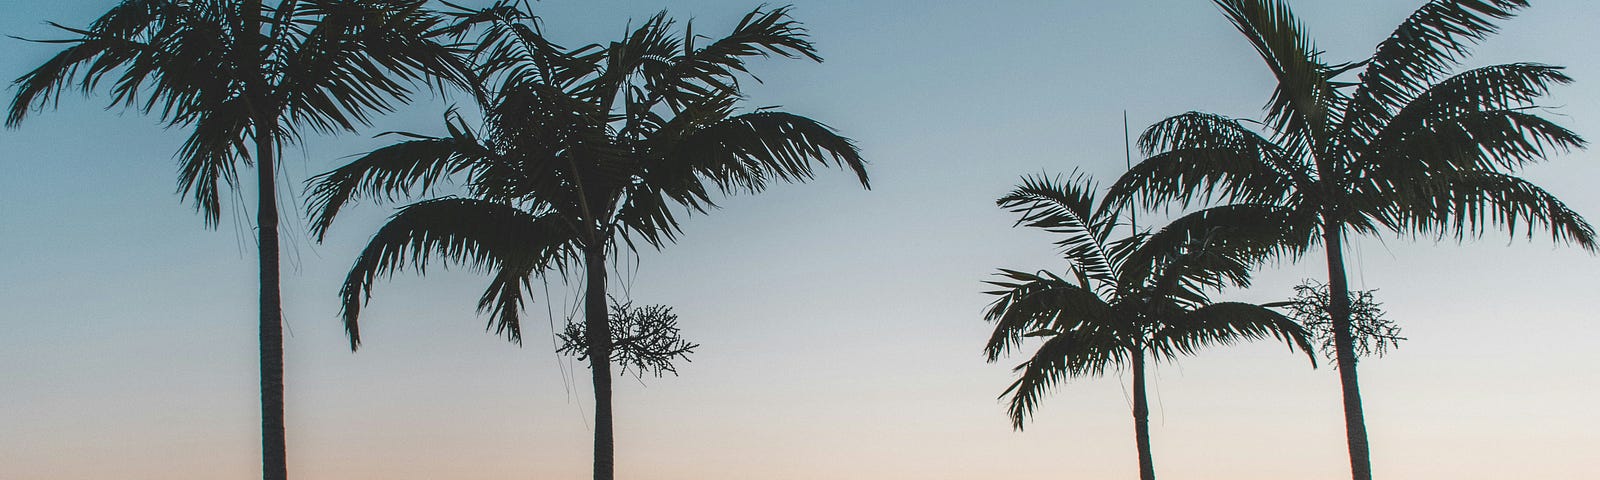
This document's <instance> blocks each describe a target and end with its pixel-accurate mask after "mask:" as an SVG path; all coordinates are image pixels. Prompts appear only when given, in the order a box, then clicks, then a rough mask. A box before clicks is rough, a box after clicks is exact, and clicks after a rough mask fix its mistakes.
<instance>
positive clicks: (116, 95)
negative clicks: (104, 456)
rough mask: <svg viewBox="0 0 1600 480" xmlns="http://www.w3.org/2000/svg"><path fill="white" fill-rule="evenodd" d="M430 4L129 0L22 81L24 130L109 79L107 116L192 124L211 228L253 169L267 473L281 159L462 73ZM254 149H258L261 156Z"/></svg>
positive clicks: (194, 180) (198, 201)
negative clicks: (291, 147)
mask: <svg viewBox="0 0 1600 480" xmlns="http://www.w3.org/2000/svg"><path fill="white" fill-rule="evenodd" d="M424 3H426V2H424V1H422V0H283V1H280V2H276V3H275V4H267V3H266V2H262V1H261V0H248V1H243V2H235V1H221V0H197V1H180V0H125V1H123V2H121V3H118V4H117V5H116V6H115V7H112V8H111V10H110V11H108V12H106V13H105V14H104V15H102V16H101V17H100V18H99V19H98V20H96V21H95V22H94V23H93V24H91V25H90V26H89V27H88V28H85V29H77V28H69V27H64V26H60V25H56V26H57V27H59V28H61V29H62V30H65V31H67V32H69V33H71V34H73V35H75V36H76V38H71V39H67V40H52V41H47V43H58V44H63V45H67V47H66V48H64V49H63V50H62V51H61V52H60V53H58V54H56V55H55V56H54V57H51V58H50V59H49V60H46V61H45V63H44V64H43V65H40V66H39V67H38V68H37V69H34V70H33V71H31V72H28V73H27V74H26V75H23V76H22V77H21V78H18V79H17V80H16V82H15V83H16V86H17V96H16V97H15V98H14V99H13V100H12V102H11V108H10V109H9V111H8V113H7V115H6V125H7V126H10V127H16V126H18V125H20V124H21V122H22V120H23V118H25V117H26V116H27V115H28V114H29V112H31V111H33V110H34V109H36V108H43V107H45V106H49V105H52V102H53V101H55V100H56V99H58V98H59V96H60V94H61V93H62V91H63V90H64V89H67V88H70V87H74V86H76V87H79V88H82V89H83V90H85V91H91V90H95V89H97V88H98V87H100V86H101V85H102V82H103V81H105V80H108V79H109V80H110V82H108V83H106V86H107V88H108V89H109V91H110V94H111V105H112V106H119V105H120V106H123V107H126V108H132V109H135V110H138V111H140V112H143V113H147V114H149V113H154V114H157V115H159V116H160V117H161V118H162V119H163V120H165V121H166V122H167V123H168V125H169V126H181V127H188V128H191V130H192V131H191V134H190V136H189V138H188V141H186V142H185V143H184V144H183V147H182V148H181V149H180V150H179V152H178V157H179V164H180V172H179V175H178V185H179V187H180V190H181V192H182V194H183V195H184V196H186V197H189V198H190V199H191V200H192V201H193V202H194V205H195V208H196V209H197V210H198V211H199V212H200V213H201V215H202V216H203V217H204V218H205V224H206V225H207V226H208V227H215V226H216V225H217V223H218V220H219V218H220V215H221V201H220V198H221V191H222V189H223V188H224V186H226V187H234V186H237V185H238V178H237V171H238V167H239V165H240V164H244V165H246V166H249V165H251V164H252V163H254V164H255V166H256V174H257V177H256V181H257V210H256V231H257V235H258V238H257V241H258V245H259V246H260V256H259V263H260V282H261V283H260V285H261V287H260V324H259V328H260V345H261V410H262V451H263V458H262V462H263V469H264V471H263V476H264V477H265V478H267V479H282V478H286V477H287V476H288V473H287V471H288V466H287V464H288V461H287V459H286V447H285V440H284V421H283V326H282V323H281V322H282V305H281V299H280V295H279V268H278V267H279V266H278V263H279V258H278V205H277V183H276V179H277V167H276V165H277V163H276V151H277V150H279V149H281V148H282V147H283V146H285V144H287V143H289V142H292V141H295V140H298V139H299V138H300V137H301V136H302V135H303V134H304V133H306V132H307V131H311V132H319V133H328V132H337V131H349V130H354V129H355V128H356V127H358V126H362V125H366V124H367V122H368V121H369V120H370V119H371V116H372V115H374V114H381V113H386V112H388V111H390V110H392V109H393V108H394V107H395V105H396V104H397V103H400V102H404V101H406V99H407V97H408V95H409V94H410V93H411V90H410V87H409V85H410V84H412V83H415V82H419V81H425V80H430V79H438V81H439V82H441V83H443V82H445V81H452V82H461V81H462V80H464V78H465V75H466V74H467V69H466V68H465V64H464V63H463V62H462V60H461V59H460V58H459V56H458V55H457V52H456V51H454V50H453V49H451V48H450V47H448V46H445V45H443V44H441V43H439V42H438V41H436V40H437V39H438V36H439V35H440V33H441V32H440V31H439V30H438V27H439V26H440V25H441V24H442V23H441V22H442V21H443V19H442V18H440V17H439V16H437V15H434V14H433V13H431V12H430V11H428V10H426V9H424V8H423V4H424ZM252 147H253V150H252Z"/></svg>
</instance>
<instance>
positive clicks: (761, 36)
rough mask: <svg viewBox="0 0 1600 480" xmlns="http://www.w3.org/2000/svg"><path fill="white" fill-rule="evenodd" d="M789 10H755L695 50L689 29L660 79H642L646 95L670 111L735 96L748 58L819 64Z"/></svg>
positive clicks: (747, 71)
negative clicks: (774, 57) (772, 57)
mask: <svg viewBox="0 0 1600 480" xmlns="http://www.w3.org/2000/svg"><path fill="white" fill-rule="evenodd" d="M790 8H791V7H787V6H785V7H778V8H775V9H771V10H766V9H765V8H764V7H757V8H756V9H755V10H752V11H751V12H750V13H748V14H746V15H745V16H744V18H742V19H740V20H739V25H737V26H735V27H734V28H733V32H732V33H730V34H728V36H726V37H723V38H720V39H717V40H715V41H712V42H711V43H709V44H706V45H705V46H704V47H701V48H698V49H697V48H695V40H696V37H695V35H694V28H693V24H692V23H691V24H690V25H689V27H688V29H687V30H688V31H687V33H686V34H685V36H684V41H683V50H684V51H683V53H682V55H681V56H680V57H678V58H677V59H676V60H675V61H674V62H672V64H671V65H670V66H668V67H667V68H666V69H665V71H662V72H660V75H659V76H656V77H651V78H647V79H646V86H645V88H646V90H647V91H649V92H650V93H651V94H653V95H655V96H657V97H660V98H661V99H662V100H664V101H665V102H667V105H668V106H671V107H673V108H674V109H679V108H683V107H684V106H687V105H692V104H694V103H696V102H697V101H700V100H702V99H706V98H713V97H717V96H720V95H724V94H729V93H737V92H738V91H739V84H738V77H737V76H738V75H740V74H746V75H748V74H749V73H750V71H749V70H747V69H746V66H745V60H746V59H747V58H749V57H758V56H759V57H766V56H769V55H774V54H775V55H781V56H784V57H787V58H801V57H804V58H808V59H811V60H812V61H817V62H821V61H822V57H820V56H818V55H817V50H816V47H814V46H812V44H811V41H810V39H809V38H807V34H806V30H805V28H804V27H802V26H801V25H800V23H799V22H796V21H794V19H792V18H790V17H789V10H790Z"/></svg>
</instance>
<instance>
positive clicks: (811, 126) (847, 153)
mask: <svg viewBox="0 0 1600 480" xmlns="http://www.w3.org/2000/svg"><path fill="white" fill-rule="evenodd" d="M688 129H689V130H688V132H687V133H684V134H682V136H681V137H679V138H672V137H667V136H665V135H663V136H662V139H663V141H662V143H663V145H659V146H657V147H656V148H661V149H662V150H663V153H664V158H663V159H662V161H661V163H660V164H659V165H651V166H648V168H649V169H650V172H649V173H648V175H651V176H652V177H658V176H660V177H665V176H680V178H681V176H682V175H685V174H692V175H694V176H695V177H696V178H699V179H702V180H703V181H710V182H711V183H713V184H715V185H716V186H717V188H718V189H719V190H721V191H722V192H723V193H724V194H731V193H735V192H740V191H742V192H748V193H756V192H760V191H762V190H764V189H765V188H766V186H767V185H768V184H769V183H770V182H772V181H782V182H802V181H806V180H810V179H812V178H814V176H815V167H817V166H821V167H838V168H842V169H849V170H850V171H851V172H852V173H855V175H856V180H858V181H860V182H861V186H863V187H867V188H871V184H870V183H869V181H868V179H867V170H866V160H864V159H863V158H862V157H861V152H860V150H859V149H857V148H856V145H855V142H853V141H851V140H850V139H849V138H845V137H844V136H841V135H839V133H838V132H836V131H835V130H833V129H832V128H830V127H828V126H827V125H824V124H822V122H818V121H816V120H812V119H810V118H806V117H803V116H800V115H795V114H792V113H785V112H771V111H763V112H754V113H746V114H742V115H733V116H731V117H728V118H725V119H720V120H716V121H714V122H712V123H710V124H706V125H702V126H689V127H688ZM667 183H668V184H674V183H678V182H670V181H669V182H667Z"/></svg>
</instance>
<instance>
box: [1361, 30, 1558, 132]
mask: <svg viewBox="0 0 1600 480" xmlns="http://www.w3.org/2000/svg"><path fill="white" fill-rule="evenodd" d="M1526 6H1528V2H1527V1H1525V0H1433V1H1430V2H1428V3H1427V4H1426V5H1423V6H1422V8H1418V9H1417V10H1416V11H1415V12H1413V13H1412V14H1411V16H1410V17H1407V18H1406V20H1405V21H1404V22H1401V23H1400V26H1399V27H1397V28H1395V30H1394V33H1392V34H1390V35H1389V38H1386V39H1384V41H1383V43H1380V44H1378V48H1377V51H1376V52H1374V53H1373V54H1372V58H1371V59H1370V60H1368V62H1367V67H1366V70H1365V71H1363V72H1362V73H1361V81H1360V84H1359V86H1358V87H1357V89H1356V92H1355V94H1354V95H1352V99H1351V102H1350V107H1349V112H1348V115H1347V117H1348V118H1347V119H1346V120H1345V125H1344V126H1343V128H1342V130H1343V131H1344V132H1345V133H1346V135H1348V136H1350V137H1351V139H1352V140H1354V141H1355V142H1356V143H1359V144H1364V143H1365V142H1366V141H1367V140H1370V139H1371V138H1373V136H1374V135H1375V134H1376V132H1377V130H1378V129H1379V128H1382V126H1383V125H1385V124H1386V123H1388V120H1389V119H1390V116H1391V115H1393V114H1394V113H1395V112H1397V111H1399V110H1401V108H1402V107H1403V106H1405V105H1406V104H1409V103H1411V100H1412V99H1413V98H1414V96H1415V95H1417V94H1418V93H1419V92H1422V91H1423V90H1424V89H1426V88H1427V87H1428V85H1429V84H1430V83H1432V82H1433V81H1434V80H1436V79H1438V78H1439V77H1440V76H1442V75H1444V73H1445V72H1446V71H1448V70H1449V69H1450V68H1452V67H1454V66H1456V64H1457V63H1458V62H1459V61H1460V60H1461V59H1462V58H1464V57H1465V56H1466V54H1467V50H1468V47H1470V46H1471V45H1472V44H1474V43H1476V42H1478V41H1479V40H1482V39H1483V38H1484V37H1486V36H1488V35H1489V34H1491V33H1494V31H1495V30H1496V27H1495V25H1494V20H1499V19H1506V18H1510V17H1511V15H1512V13H1513V12H1514V11H1515V10H1516V9H1519V8H1523V7H1526Z"/></svg>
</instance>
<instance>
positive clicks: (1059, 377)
mask: <svg viewBox="0 0 1600 480" xmlns="http://www.w3.org/2000/svg"><path fill="white" fill-rule="evenodd" d="M1131 353H1132V348H1130V345H1128V344H1126V343H1123V342H1121V341H1119V339H1117V338H1116V337H1115V336H1112V335H1105V334H1102V332H1099V331H1096V330H1092V329H1079V330H1072V331H1068V332H1061V333H1059V334H1056V335H1052V336H1050V337H1048V339H1047V340H1045V341H1044V343H1043V344H1042V345H1040V346H1039V350H1038V351H1037V352H1034V354H1033V357H1032V358H1029V359H1028V361H1026V362H1023V363H1022V364H1021V365H1017V367H1016V368H1015V369H1014V370H1013V371H1015V372H1017V374H1018V375H1017V380H1016V381H1015V382H1012V384H1011V387H1010V388H1007V389H1006V391H1005V392H1003V393H1001V394H1000V397H1001V398H1004V397H1005V396H1007V395H1010V396H1011V402H1010V406H1009V407H1008V408H1007V413H1008V416H1010V417H1011V426H1012V428H1015V429H1017V430H1022V429H1023V426H1024V425H1025V423H1026V420H1027V419H1028V417H1030V416H1032V415H1033V413H1034V412H1035V411H1037V410H1038V409H1039V402H1040V400H1042V399H1043V397H1044V395H1045V394H1048V393H1050V391H1052V390H1054V389H1055V388H1056V386H1057V385H1059V384H1061V383H1062V382H1064V381H1066V379H1068V378H1071V377H1076V376H1083V375H1101V374H1103V373H1105V371H1106V369H1107V368H1114V367H1121V366H1122V365H1123V364H1124V363H1127V362H1130V361H1132V357H1131V356H1130V354H1131Z"/></svg>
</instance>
